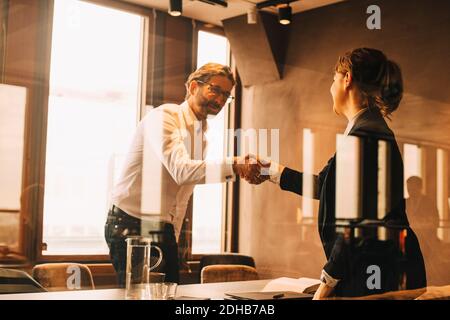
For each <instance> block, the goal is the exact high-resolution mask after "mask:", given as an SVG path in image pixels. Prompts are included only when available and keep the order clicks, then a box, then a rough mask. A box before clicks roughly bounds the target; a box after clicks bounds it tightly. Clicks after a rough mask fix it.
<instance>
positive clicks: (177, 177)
mask: <svg viewBox="0 0 450 320" xmlns="http://www.w3.org/2000/svg"><path fill="white" fill-rule="evenodd" d="M206 129H207V123H206V121H198V120H197V118H196V116H195V114H194V113H193V111H192V110H191V108H190V107H189V104H188V103H187V101H185V102H183V103H182V104H181V105H177V104H164V105H162V106H160V107H158V108H155V109H152V110H150V111H149V112H148V113H147V115H146V116H145V117H144V118H143V119H142V120H141V122H140V123H139V124H138V126H137V128H136V133H135V135H134V138H133V142H132V144H131V147H130V149H129V151H128V153H127V155H126V159H125V163H124V169H123V171H122V173H121V175H120V178H119V180H118V183H117V184H116V185H115V187H114V189H113V192H112V204H114V205H115V206H117V207H119V208H120V209H122V210H123V211H125V212H126V213H127V214H129V215H131V216H133V217H136V218H140V219H143V220H159V221H166V222H170V223H172V224H173V226H174V229H175V236H176V238H177V241H178V238H179V235H180V231H181V227H182V224H183V219H184V216H185V214H186V208H187V205H188V201H189V198H190V197H191V195H192V192H193V190H194V187H195V185H196V184H203V183H218V182H224V181H231V180H234V173H233V168H232V158H226V159H218V160H216V161H206V160H204V159H205V150H206V139H205V131H206Z"/></svg>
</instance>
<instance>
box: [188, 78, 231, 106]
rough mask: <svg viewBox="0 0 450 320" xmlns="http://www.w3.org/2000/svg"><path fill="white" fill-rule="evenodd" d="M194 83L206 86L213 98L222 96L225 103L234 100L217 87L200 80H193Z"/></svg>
mask: <svg viewBox="0 0 450 320" xmlns="http://www.w3.org/2000/svg"><path fill="white" fill-rule="evenodd" d="M195 81H197V82H199V83H202V84H206V85H208V91H209V93H211V94H212V95H214V96H215V97H218V96H222V97H223V99H224V100H225V103H231V102H232V101H233V99H234V97H233V96H232V95H231V94H230V93H229V92H226V91H223V90H222V89H221V88H220V87H219V86H215V85H213V84H211V83H208V82H204V81H201V80H195Z"/></svg>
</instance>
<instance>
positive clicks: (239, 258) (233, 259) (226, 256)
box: [199, 253, 255, 282]
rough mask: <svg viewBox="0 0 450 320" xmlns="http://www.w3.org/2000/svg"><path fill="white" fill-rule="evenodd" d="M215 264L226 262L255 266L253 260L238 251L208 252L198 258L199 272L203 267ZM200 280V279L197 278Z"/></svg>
mask: <svg viewBox="0 0 450 320" xmlns="http://www.w3.org/2000/svg"><path fill="white" fill-rule="evenodd" d="M215 264H223V265H225V264H228V265H236V264H238V265H245V266H249V267H253V268H255V260H254V259H253V258H252V257H250V256H247V255H243V254H238V253H221V254H208V255H204V256H203V257H202V258H201V259H200V267H199V270H200V273H201V271H202V270H203V268H204V267H206V266H210V265H215ZM200 276H201V275H200ZM199 280H200V282H201V279H199Z"/></svg>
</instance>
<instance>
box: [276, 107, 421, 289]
mask: <svg viewBox="0 0 450 320" xmlns="http://www.w3.org/2000/svg"><path fill="white" fill-rule="evenodd" d="M349 134H350V135H353V136H358V137H360V138H361V139H363V144H362V145H363V147H362V153H363V156H362V157H361V159H363V160H362V162H361V168H362V194H363V196H362V199H361V201H362V212H363V215H364V218H365V219H369V220H375V219H376V218H377V192H378V190H377V181H378V179H377V172H378V164H377V159H378V153H377V152H378V151H377V150H378V141H379V140H380V139H381V140H384V141H387V142H388V146H389V152H388V155H389V160H390V163H391V170H390V188H389V189H390V200H391V206H390V207H391V210H390V211H389V212H387V214H386V216H385V217H384V219H383V221H381V223H382V224H383V226H384V227H386V228H390V229H394V230H400V229H402V228H403V229H407V239H406V242H407V248H408V252H407V254H406V255H405V256H407V257H408V261H409V262H408V263H407V265H408V266H409V267H405V268H406V269H408V270H409V269H411V270H413V271H411V272H413V273H411V272H409V273H411V277H410V278H408V284H407V288H408V289H413V288H419V287H424V286H426V277H425V266H424V263H423V258H422V254H421V251H420V247H419V243H418V241H417V237H416V236H415V234H414V232H413V231H412V230H411V229H410V228H409V223H408V219H407V216H406V212H405V200H404V197H403V161H402V158H401V154H400V150H399V148H398V145H397V142H396V140H395V136H394V134H393V132H392V131H391V129H390V128H389V127H388V125H387V124H386V122H385V120H384V118H383V116H382V115H381V113H380V112H379V111H378V109H375V108H369V109H368V110H367V111H365V112H364V113H363V114H361V116H360V117H359V118H358V119H357V120H356V122H355V124H354V126H353V128H352V129H351V131H350V133H349ZM313 179H314V192H313V193H314V198H315V199H318V200H319V201H320V202H319V213H318V228H319V235H320V239H321V242H322V245H323V248H324V251H325V255H326V258H327V260H328V262H327V264H326V265H325V267H324V270H325V271H327V273H328V274H330V275H331V276H332V277H334V278H336V279H342V280H341V281H340V282H339V284H338V287H337V288H336V289H337V290H336V292H337V293H338V294H339V293H341V295H346V296H354V295H363V294H370V293H380V291H377V292H372V291H370V292H362V291H364V288H365V287H366V284H365V282H364V284H359V285H360V286H362V288H359V289H356V287H355V286H358V284H355V283H354V281H355V280H354V279H348V278H350V277H351V278H355V274H354V273H355V272H356V273H358V274H360V273H361V270H355V268H356V267H355V266H354V265H353V266H352V265H351V263H356V262H355V260H358V261H360V260H361V257H355V252H356V251H358V252H364V254H365V253H367V252H368V251H367V245H368V244H367V241H366V242H365V243H363V244H361V243H358V246H359V247H358V248H359V249H355V247H354V244H352V245H351V246H348V245H346V241H344V239H343V238H342V235H341V234H339V233H337V232H336V224H335V222H336V215H335V203H336V197H335V194H336V154H334V156H333V157H332V158H331V159H330V160H329V161H328V163H327V165H326V166H325V167H324V168H323V170H322V171H321V172H320V173H319V174H318V175H317V176H316V175H315V176H314V177H313ZM302 181H303V173H301V172H298V171H295V170H292V169H290V168H285V169H284V170H283V172H282V174H281V178H280V187H281V189H283V190H287V191H291V192H295V193H297V194H299V195H302V188H303V186H302ZM398 232H399V231H398ZM361 245H362V247H361ZM374 246H375V247H376V246H377V245H374V244H373V243H371V244H369V247H370V248H373V247H374ZM362 248H364V249H362ZM391 249H392V248H389V249H386V250H391ZM361 250H362V251H361ZM370 250H371V249H370ZM370 250H369V251H370ZM377 250H378V249H377ZM383 250H384V249H383ZM383 255H384V256H385V254H383ZM349 260H353V262H350V261H349ZM362 260H364V258H363V259H362ZM372 262H373V261H372ZM358 263H359V262H358ZM388 268H389V269H390V268H391V267H388ZM356 269H357V268H356ZM360 276H361V277H365V276H366V274H364V275H361V274H360ZM346 278H347V279H346ZM347 281H351V282H352V284H351V285H350V287H348V288H347V287H346V286H348V282H347ZM386 281H387V282H389V281H388V280H386ZM392 281H394V280H392ZM392 281H391V282H392ZM395 281H397V280H395ZM395 281H394V282H395ZM385 287H389V288H386V290H382V291H387V289H389V290H392V289H394V290H395V288H396V287H397V285H396V284H394V283H391V284H389V285H386V286H385ZM340 288H345V290H341V292H339V291H340V290H339V289H340ZM361 290H362V291H361Z"/></svg>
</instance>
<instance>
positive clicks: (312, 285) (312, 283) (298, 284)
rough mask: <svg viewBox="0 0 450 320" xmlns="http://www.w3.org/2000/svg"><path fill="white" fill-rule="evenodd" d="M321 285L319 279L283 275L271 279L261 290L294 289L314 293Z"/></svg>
mask: <svg viewBox="0 0 450 320" xmlns="http://www.w3.org/2000/svg"><path fill="white" fill-rule="evenodd" d="M319 285H320V280H319V279H312V278H298V279H296V278H288V277H281V278H277V279H273V280H271V281H270V282H269V283H268V284H266V286H265V287H264V288H263V289H262V290H261V291H262V292H269V291H293V292H299V293H310V294H313V293H314V292H316V290H317V288H318V287H319Z"/></svg>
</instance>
